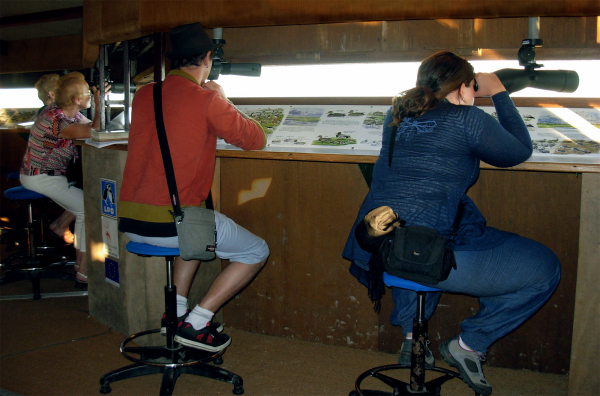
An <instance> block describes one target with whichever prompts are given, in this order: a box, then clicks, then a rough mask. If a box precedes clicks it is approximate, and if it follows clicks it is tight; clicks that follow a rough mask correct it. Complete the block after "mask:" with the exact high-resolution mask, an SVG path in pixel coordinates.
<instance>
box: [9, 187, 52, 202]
mask: <svg viewBox="0 0 600 396" xmlns="http://www.w3.org/2000/svg"><path fill="white" fill-rule="evenodd" d="M4 196H5V197H6V198H8V199H13V200H27V199H40V198H46V196H45V195H44V194H40V193H37V192H35V191H31V190H28V189H26V188H25V187H23V186H19V187H13V188H9V189H8V190H6V191H4Z"/></svg>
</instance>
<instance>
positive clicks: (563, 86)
mask: <svg viewBox="0 0 600 396" xmlns="http://www.w3.org/2000/svg"><path fill="white" fill-rule="evenodd" d="M541 46H542V40H541V39H537V38H534V39H525V40H523V41H522V42H521V48H520V49H519V53H518V58H519V65H521V66H525V69H502V70H497V71H495V72H494V74H496V75H497V76H498V78H499V79H500V81H501V82H502V85H504V88H506V90H507V91H508V93H513V92H517V91H520V90H522V89H524V88H527V87H531V88H538V89H545V90H548V91H555V92H568V93H571V92H575V91H576V90H577V87H579V75H578V74H577V72H575V71H572V70H536V69H538V68H540V67H542V66H544V65H539V64H537V63H536V62H535V48H536V47H541Z"/></svg>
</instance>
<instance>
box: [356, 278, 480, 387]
mask: <svg viewBox="0 0 600 396" xmlns="http://www.w3.org/2000/svg"><path fill="white" fill-rule="evenodd" d="M383 283H385V284H386V285H387V286H388V287H399V288H401V289H406V290H413V291H415V292H416V293H417V313H416V316H415V319H414V321H413V341H412V351H411V359H410V360H411V364H410V366H406V365H402V364H390V365H387V366H379V367H375V368H372V369H370V370H367V371H365V372H364V373H362V374H361V375H360V376H359V377H358V378H357V379H356V382H355V390H353V391H352V392H350V396H363V395H365V396H366V395H369V396H387V395H389V396H409V395H428V396H440V391H441V387H442V384H443V383H444V382H446V381H448V380H451V379H453V378H458V379H461V376H460V374H459V373H457V372H456V371H452V370H446V369H443V368H440V367H432V368H425V352H426V351H425V346H426V343H427V319H425V293H426V292H437V291H441V290H440V289H434V288H432V287H427V286H423V285H420V284H418V283H415V282H412V281H409V280H406V279H402V278H398V277H396V276H392V275H389V274H387V273H385V272H384V273H383ZM415 351H417V352H415ZM407 368H410V383H406V382H403V381H400V380H397V379H395V378H392V377H390V376H388V375H386V374H383V373H384V372H386V371H390V370H398V369H407ZM426 370H429V371H437V372H440V373H443V374H444V375H442V376H441V377H438V378H435V379H433V380H431V381H429V382H425V371H426ZM367 377H373V378H376V379H378V380H380V381H381V382H383V383H384V384H385V385H387V386H389V387H390V388H391V392H385V391H378V390H364V389H361V383H362V381H363V380H364V379H365V378H367ZM475 396H479V394H478V393H477V392H475Z"/></svg>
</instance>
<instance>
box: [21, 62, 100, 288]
mask: <svg viewBox="0 0 600 396" xmlns="http://www.w3.org/2000/svg"><path fill="white" fill-rule="evenodd" d="M53 94H54V95H53V96H54V100H55V102H54V103H51V104H49V105H48V106H46V107H45V108H44V109H43V110H42V111H41V112H40V114H39V115H38V116H37V118H36V120H35V123H34V124H33V126H32V127H31V131H30V134H29V142H28V144H27V150H26V151H25V155H24V156H23V163H22V165H21V184H22V185H23V187H25V188H27V189H29V190H32V191H35V192H38V193H40V194H43V195H45V196H47V197H48V198H50V199H52V200H53V201H54V202H56V203H57V204H58V205H60V206H62V207H63V208H64V209H65V210H67V211H69V212H71V213H73V214H74V215H75V216H76V220H75V250H76V264H75V265H76V267H75V268H76V270H77V275H76V279H77V281H78V282H82V283H87V265H86V262H85V251H86V248H85V221H84V209H83V190H81V189H80V188H77V187H74V186H72V185H70V183H69V181H68V180H67V178H66V176H65V174H66V170H67V165H68V164H69V163H70V162H71V161H73V160H75V159H76V158H77V148H76V147H75V145H74V143H73V139H78V138H89V137H91V130H92V128H94V129H98V128H99V127H100V106H99V104H100V103H99V101H100V98H99V92H98V91H97V90H96V88H95V87H93V88H92V90H90V87H89V85H88V83H87V82H86V81H85V79H84V77H83V74H81V73H79V72H71V73H68V74H65V75H64V76H62V77H60V78H59V79H58V80H57V82H56V87H55V89H54V91H53ZM92 95H93V96H94V101H95V104H96V109H95V117H94V122H93V123H92V122H84V121H85V120H87V119H86V118H85V117H83V115H81V114H80V113H79V112H80V111H81V110H83V109H87V108H89V107H90V106H91V102H92V98H91V97H92ZM82 121H83V122H82ZM88 121H89V120H88Z"/></svg>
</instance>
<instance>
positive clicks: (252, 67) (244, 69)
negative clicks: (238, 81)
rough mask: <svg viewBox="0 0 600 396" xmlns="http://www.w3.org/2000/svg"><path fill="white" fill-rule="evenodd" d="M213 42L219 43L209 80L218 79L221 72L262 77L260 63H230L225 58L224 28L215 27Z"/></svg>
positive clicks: (214, 54)
mask: <svg viewBox="0 0 600 396" xmlns="http://www.w3.org/2000/svg"><path fill="white" fill-rule="evenodd" d="M212 40H213V42H214V43H215V44H217V45H218V47H217V48H215V50H214V53H213V64H212V68H211V69H210V74H209V75H208V79H209V80H216V79H218V78H219V75H221V74H235V75H237V76H246V77H260V72H261V64H260V63H230V62H229V61H226V60H225V59H223V46H224V45H225V40H223V29H222V28H215V29H213V39H212Z"/></svg>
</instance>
